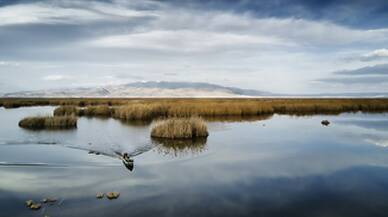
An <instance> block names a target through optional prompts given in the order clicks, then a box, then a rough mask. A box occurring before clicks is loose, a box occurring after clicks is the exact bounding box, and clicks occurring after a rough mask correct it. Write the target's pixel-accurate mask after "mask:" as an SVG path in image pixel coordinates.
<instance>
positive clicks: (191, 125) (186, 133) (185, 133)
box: [151, 117, 209, 139]
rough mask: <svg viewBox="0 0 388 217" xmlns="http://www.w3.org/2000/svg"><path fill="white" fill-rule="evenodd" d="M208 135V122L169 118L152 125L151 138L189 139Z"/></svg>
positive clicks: (194, 118)
mask: <svg viewBox="0 0 388 217" xmlns="http://www.w3.org/2000/svg"><path fill="white" fill-rule="evenodd" d="M208 135H209V133H208V131H207V126H206V122H205V121H204V120H203V119H202V118H200V117H191V118H169V119H164V120H157V121H154V122H153V123H152V124H151V137H157V138H169V139H185V138H186V139H187V138H195V137H207V136H208Z"/></svg>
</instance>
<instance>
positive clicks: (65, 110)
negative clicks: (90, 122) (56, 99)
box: [54, 106, 81, 116]
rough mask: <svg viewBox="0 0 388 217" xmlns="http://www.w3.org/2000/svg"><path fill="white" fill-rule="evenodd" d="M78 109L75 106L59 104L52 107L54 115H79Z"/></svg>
mask: <svg viewBox="0 0 388 217" xmlns="http://www.w3.org/2000/svg"><path fill="white" fill-rule="evenodd" d="M80 110H81V109H80V108H77V107H75V106H60V107H58V108H55V109H54V116H67V115H80Z"/></svg>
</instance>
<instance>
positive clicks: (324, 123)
mask: <svg viewBox="0 0 388 217" xmlns="http://www.w3.org/2000/svg"><path fill="white" fill-rule="evenodd" d="M321 124H322V125H323V126H329V124H330V122H329V121H328V120H323V121H321Z"/></svg>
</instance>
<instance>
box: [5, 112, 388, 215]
mask: <svg viewBox="0 0 388 217" xmlns="http://www.w3.org/2000/svg"><path fill="white" fill-rule="evenodd" d="M52 109H53V108H51V107H37V108H20V109H12V110H4V109H0V120H1V121H0V126H1V127H0V216H4V217H6V216H13V217H15V216H23V217H26V216H27V217H28V216H44V215H49V216H93V217H96V216H97V217H98V216H104V217H106V216H142V217H144V216H158V217H162V216H180V217H181V216H195V217H198V216H223V217H225V216H233V217H235V216H281V217H284V216H288V217H289V216H296V217H303V216H306V217H312V216H330V217H335V216H387V213H388V147H387V146H388V115H387V114H360V113H357V114H342V115H340V116H310V117H292V116H286V115H284V116H283V115H282V116H279V115H275V116H273V117H271V118H269V119H265V120H256V121H253V120H251V121H243V122H211V123H209V133H210V136H209V138H208V139H207V141H195V142H192V144H185V143H183V144H178V145H177V144H171V143H168V142H163V141H162V142H161V141H151V140H150V138H149V126H147V125H142V124H125V123H121V122H119V121H116V120H113V119H96V118H92V119H88V118H80V119H79V122H78V129H77V130H67V131H28V130H22V129H20V128H19V127H18V126H17V123H18V121H19V120H20V119H21V118H22V117H25V116H28V115H36V114H49V113H51V112H52ZM322 119H329V120H330V121H331V125H330V126H329V127H323V126H321V124H320V122H321V120H322ZM89 150H92V151H97V152H100V153H102V154H100V155H95V154H89V153H88V152H89ZM122 152H128V153H130V154H131V155H133V156H134V157H133V158H134V162H135V164H134V170H133V171H132V172H131V171H129V170H127V169H126V168H125V167H124V166H123V165H122V163H121V161H120V160H119V159H117V158H116V153H122ZM108 191H119V192H120V193H121V195H120V198H119V199H117V200H113V201H108V200H107V199H102V200H97V199H96V198H95V195H96V193H97V192H108ZM44 197H56V198H58V199H59V203H57V204H56V205H52V206H45V207H44V208H43V209H41V210H39V211H30V210H29V209H27V208H26V207H25V205H24V201H25V200H28V199H33V200H40V199H42V198H44Z"/></svg>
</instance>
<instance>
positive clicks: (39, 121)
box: [19, 116, 77, 130]
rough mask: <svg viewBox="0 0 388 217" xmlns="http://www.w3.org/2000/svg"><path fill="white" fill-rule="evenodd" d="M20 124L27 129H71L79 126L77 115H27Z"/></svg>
mask: <svg viewBox="0 0 388 217" xmlns="http://www.w3.org/2000/svg"><path fill="white" fill-rule="evenodd" d="M19 126H20V127H22V128H25V129H31V130H41V129H71V128H76V127H77V118H76V117H75V116H54V117H51V116H42V117H27V118H24V119H22V120H21V121H20V122H19Z"/></svg>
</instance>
